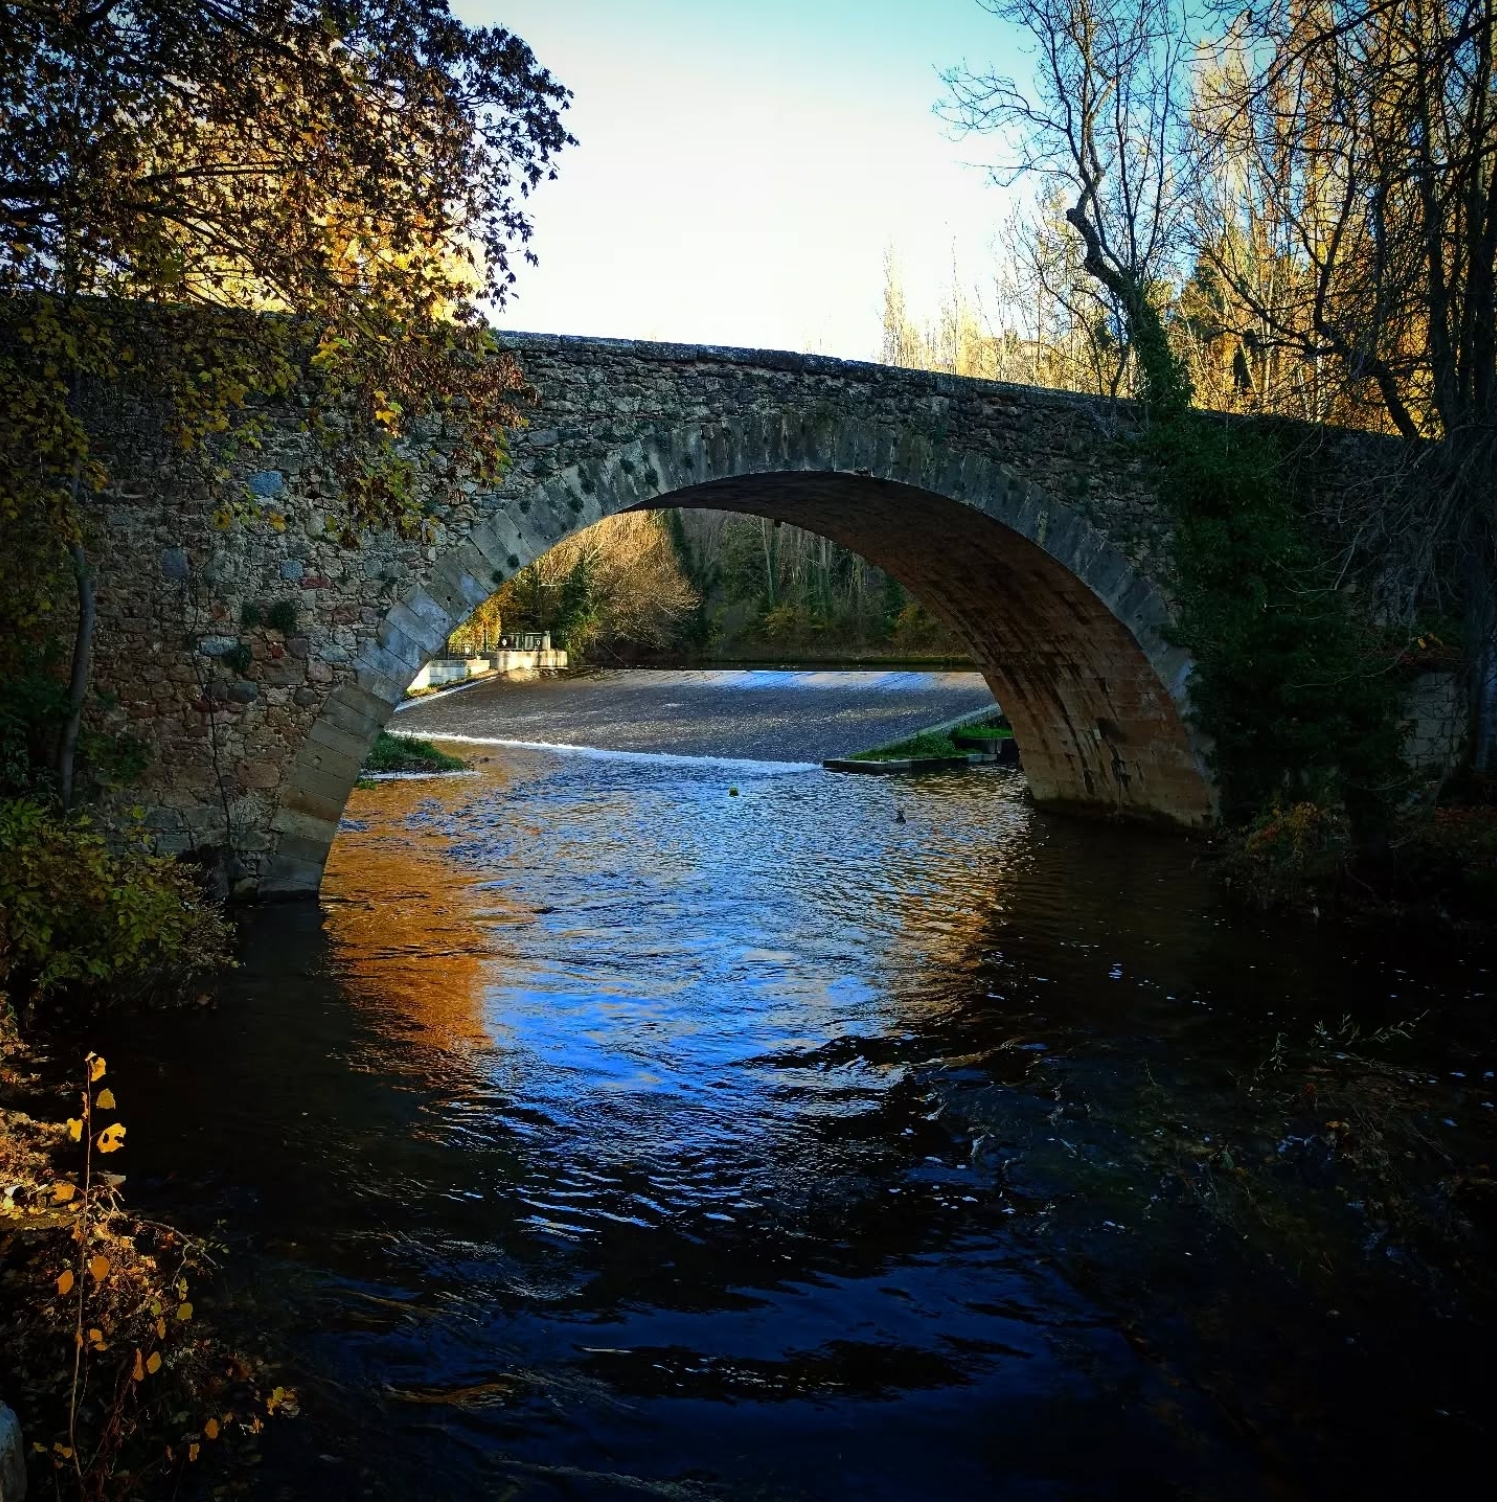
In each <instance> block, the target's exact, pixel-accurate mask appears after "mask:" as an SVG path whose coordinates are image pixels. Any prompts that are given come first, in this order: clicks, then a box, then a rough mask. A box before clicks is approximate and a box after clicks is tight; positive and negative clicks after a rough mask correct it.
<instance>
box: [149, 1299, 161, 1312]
mask: <svg viewBox="0 0 1497 1502" xmlns="http://www.w3.org/2000/svg"><path fill="white" fill-rule="evenodd" d="M151 1313H152V1314H160V1313H161V1300H160V1299H152V1300H151Z"/></svg>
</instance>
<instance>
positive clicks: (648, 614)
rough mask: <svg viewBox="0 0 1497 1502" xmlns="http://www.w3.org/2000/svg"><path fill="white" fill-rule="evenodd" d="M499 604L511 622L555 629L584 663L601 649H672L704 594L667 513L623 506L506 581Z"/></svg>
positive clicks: (523, 626) (497, 597)
mask: <svg viewBox="0 0 1497 1502" xmlns="http://www.w3.org/2000/svg"><path fill="white" fill-rule="evenodd" d="M494 603H495V604H496V605H497V607H498V610H499V612H500V614H501V615H502V617H503V619H504V620H505V621H506V622H509V621H513V622H514V623H515V625H516V627H518V628H521V629H525V630H530V631H550V632H552V633H553V634H554V636H555V637H556V644H557V645H558V646H560V647H565V648H566V650H567V651H568V652H570V653H571V654H573V656H574V657H576V658H578V659H579V660H580V659H581V658H583V657H585V656H586V655H587V654H588V652H589V651H592V650H594V649H596V648H598V647H604V648H619V647H635V648H638V647H644V648H653V649H656V650H659V649H661V648H664V647H668V646H670V645H671V644H672V643H673V641H674V640H675V638H676V635H677V633H678V632H679V631H680V630H681V629H682V627H683V626H684V624H685V623H686V622H687V621H688V620H689V619H690V617H691V616H692V614H693V612H694V611H695V610H696V608H697V606H698V604H699V603H700V596H699V595H698V593H697V591H696V590H695V589H694V588H693V587H692V585H691V582H690V581H689V580H688V579H687V577H686V575H685V573H684V572H683V570H682V567H681V563H680V559H679V556H678V553H677V549H676V546H675V543H674V542H673V540H672V537H671V529H670V526H669V524H668V523H667V521H666V519H665V517H664V515H662V514H661V513H660V512H656V511H625V512H621V513H619V514H618V515H617V516H609V517H605V518H604V519H603V520H602V521H600V522H596V523H594V524H593V525H592V526H591V527H588V528H587V529H586V530H584V531H582V532H578V533H577V534H576V535H575V536H572V537H568V538H566V539H565V540H564V541H562V542H559V543H557V545H556V546H555V547H554V548H551V549H550V550H549V551H548V552H546V553H544V554H543V555H542V556H541V557H540V558H537V559H536V561H535V562H534V563H532V564H530V565H528V566H527V567H526V568H523V569H521V570H520V571H519V572H518V573H517V574H515V575H514V576H513V578H511V579H510V580H508V581H507V582H506V583H505V585H504V587H503V588H502V589H500V590H499V592H498V593H497V594H496V595H495V596H494ZM506 629H508V628H506Z"/></svg>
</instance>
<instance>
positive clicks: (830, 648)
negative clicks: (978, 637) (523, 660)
mask: <svg viewBox="0 0 1497 1502" xmlns="http://www.w3.org/2000/svg"><path fill="white" fill-rule="evenodd" d="M530 631H549V632H550V633H551V638H552V641H553V642H554V643H555V644H556V645H557V646H560V647H565V648H566V650H567V651H568V652H569V653H570V654H571V657H572V660H573V662H574V663H578V662H592V663H620V662H627V663H640V662H676V661H683V660H687V661H689V660H699V659H706V658H736V659H745V660H748V659H758V658H774V657H787V656H791V657H797V658H802V659H846V658H869V659H876V658H884V657H891V658H961V657H965V655H966V654H965V650H964V648H963V647H962V644H961V642H960V641H959V640H958V639H957V638H956V636H955V635H954V634H953V633H952V632H951V631H950V630H949V629H948V628H947V627H946V626H945V625H944V624H943V623H942V622H940V621H938V620H936V619H935V618H934V617H933V616H932V615H930V613H929V612H928V611H927V610H926V609H925V608H924V606H922V605H921V604H920V602H919V601H918V600H916V599H914V598H913V597H912V596H911V595H910V594H909V593H908V592H907V591H906V590H905V589H904V588H903V587H902V586H901V585H900V584H899V583H898V582H897V581H895V580H893V579H891V578H890V577H889V576H888V575H887V574H885V573H884V572H883V571H882V570H881V569H877V568H875V567H874V566H873V565H872V564H871V563H867V562H865V561H864V560H863V559H862V558H860V557H858V555H857V554H855V553H850V552H849V551H848V550H847V549H846V548H843V547H839V546H838V545H837V544H836V543H834V542H830V541H828V540H827V539H826V538H824V537H818V536H817V535H816V534H815V533H812V532H806V531H802V530H801V529H800V528H799V527H792V526H787V525H784V524H783V523H778V522H772V521H768V520H765V519H764V518H762V517H756V516H743V515H740V514H738V513H737V512H729V511H698V510H689V511H686V510H670V511H645V512H628V513H625V514H623V515H620V516H613V517H608V518H606V519H605V520H603V521H601V522H599V523H597V525H595V526H592V527H589V528H588V529H587V530H586V531H585V532H581V533H578V534H577V536H575V537H571V538H568V539H567V540H566V541H565V542H562V543H560V544H558V545H557V546H556V547H555V548H553V549H552V550H551V551H550V552H549V553H547V554H545V556H544V557H542V558H539V559H537V560H536V561H535V562H534V563H532V564H531V565H530V566H529V567H528V568H524V569H521V570H520V572H519V573H517V574H516V575H515V576H514V577H513V578H512V579H510V580H509V581H508V582H507V583H506V584H505V586H504V587H503V589H501V590H500V591H499V592H498V593H497V594H496V595H494V596H493V598H492V599H490V600H489V601H488V602H487V603H486V604H484V605H482V606H480V607H479V609H478V610H477V611H476V612H475V613H474V614H473V616H472V617H471V618H470V619H469V620H468V621H467V623H466V624H465V625H464V626H463V627H461V628H460V629H459V630H458V631H457V632H455V633H454V635H453V637H452V639H451V643H450V645H451V647H452V648H453V649H454V650H457V651H470V650H471V651H483V650H484V649H486V648H489V647H492V646H494V645H495V644H497V642H498V641H499V639H500V637H502V636H508V635H513V634H514V633H517V632H530Z"/></svg>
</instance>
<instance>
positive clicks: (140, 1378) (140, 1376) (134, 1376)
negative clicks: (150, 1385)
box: [130, 1346, 146, 1382]
mask: <svg viewBox="0 0 1497 1502" xmlns="http://www.w3.org/2000/svg"><path fill="white" fill-rule="evenodd" d="M130 1380H131V1381H132V1382H144V1381H145V1380H146V1363H145V1357H143V1356H142V1355H141V1354H140V1347H139V1346H136V1348H135V1365H134V1367H133V1368H132V1369H131V1372H130Z"/></svg>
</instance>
